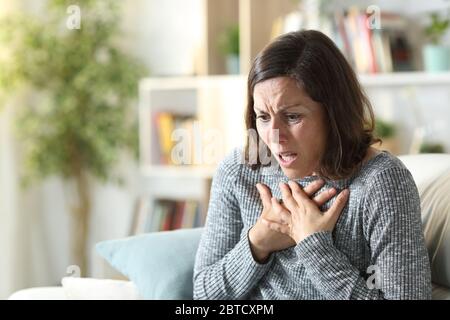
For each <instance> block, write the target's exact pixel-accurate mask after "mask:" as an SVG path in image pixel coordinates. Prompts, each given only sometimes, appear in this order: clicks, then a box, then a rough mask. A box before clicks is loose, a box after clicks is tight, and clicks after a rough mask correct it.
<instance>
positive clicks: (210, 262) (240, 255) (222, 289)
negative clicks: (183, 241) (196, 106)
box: [193, 157, 273, 299]
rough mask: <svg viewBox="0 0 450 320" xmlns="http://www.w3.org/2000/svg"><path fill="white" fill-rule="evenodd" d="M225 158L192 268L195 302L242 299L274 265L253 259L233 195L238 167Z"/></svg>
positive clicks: (219, 169)
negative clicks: (200, 300) (201, 300)
mask: <svg viewBox="0 0 450 320" xmlns="http://www.w3.org/2000/svg"><path fill="white" fill-rule="evenodd" d="M233 161H236V160H235V159H234V160H233V159H232V158H230V157H228V158H226V159H225V160H224V161H222V162H221V164H220V165H219V167H218V170H217V171H216V174H215V175H214V177H213V182H212V186H211V193H210V194H211V196H210V201H209V207H208V214H207V217H206V222H205V229H204V231H203V233H202V237H201V239H200V244H199V248H198V251H197V254H196V260H195V266H194V275H193V281H194V284H193V286H194V299H245V298H246V295H247V294H248V293H249V292H250V291H251V290H252V289H253V288H254V287H255V285H256V284H257V283H258V281H259V280H260V279H261V277H262V276H263V275H264V274H265V273H266V271H267V270H268V268H269V267H270V264H271V263H272V261H273V258H272V257H271V258H270V259H269V261H268V262H267V263H265V264H260V263H258V262H256V261H255V260H254V259H253V256H252V253H251V250H250V245H249V240H248V231H249V229H250V228H249V227H246V228H244V226H243V222H242V219H241V212H240V208H239V203H238V200H237V198H236V195H235V192H236V191H235V189H236V178H237V176H238V174H239V171H240V170H241V164H239V163H238V162H235V163H233Z"/></svg>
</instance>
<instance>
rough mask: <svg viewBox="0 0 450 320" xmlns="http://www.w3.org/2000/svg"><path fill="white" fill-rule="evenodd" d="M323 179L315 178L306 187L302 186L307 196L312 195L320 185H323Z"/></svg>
mask: <svg viewBox="0 0 450 320" xmlns="http://www.w3.org/2000/svg"><path fill="white" fill-rule="evenodd" d="M324 183H325V181H323V180H322V179H318V180H315V181H313V182H311V183H310V184H308V185H307V186H306V187H304V188H303V191H304V192H305V193H306V194H307V195H308V197H310V198H311V197H312V196H313V194H314V193H316V192H317V191H319V190H320V188H322V186H323V185H324Z"/></svg>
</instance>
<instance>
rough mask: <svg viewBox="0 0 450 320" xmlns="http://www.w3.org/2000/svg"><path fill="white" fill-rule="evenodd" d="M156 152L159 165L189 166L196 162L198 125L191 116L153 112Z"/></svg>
mask: <svg viewBox="0 0 450 320" xmlns="http://www.w3.org/2000/svg"><path fill="white" fill-rule="evenodd" d="M153 123H154V127H155V128H156V130H155V131H154V132H155V134H156V150H155V151H156V152H158V154H159V157H158V159H159V164H164V165H189V164H194V163H196V162H197V160H198V159H196V155H197V150H195V147H196V145H197V144H198V143H196V142H197V140H198V138H199V137H198V135H199V132H198V131H199V130H198V128H197V127H198V124H197V119H196V118H195V117H194V116H192V115H185V114H177V113H171V112H162V111H161V112H155V113H154V114H153Z"/></svg>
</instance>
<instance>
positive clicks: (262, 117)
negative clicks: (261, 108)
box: [256, 114, 270, 122]
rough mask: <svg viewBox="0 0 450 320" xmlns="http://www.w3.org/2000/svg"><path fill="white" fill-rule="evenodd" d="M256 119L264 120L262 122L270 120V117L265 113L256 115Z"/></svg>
mask: <svg viewBox="0 0 450 320" xmlns="http://www.w3.org/2000/svg"><path fill="white" fill-rule="evenodd" d="M256 119H258V120H260V121H262V122H267V121H269V120H270V117H269V116H268V115H265V114H260V115H258V116H256Z"/></svg>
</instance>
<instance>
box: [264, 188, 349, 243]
mask: <svg viewBox="0 0 450 320" xmlns="http://www.w3.org/2000/svg"><path fill="white" fill-rule="evenodd" d="M280 189H281V193H282V198H283V204H284V205H283V204H278V206H280V207H279V208H278V209H279V210H277V211H278V212H279V216H278V219H277V220H268V219H263V221H262V222H263V223H265V224H266V225H267V226H268V227H269V228H270V229H272V230H275V231H278V232H281V233H284V234H287V235H289V236H290V237H291V238H293V239H294V240H295V242H296V243H297V244H298V243H300V242H301V241H302V240H303V239H305V238H306V237H308V236H309V235H311V234H313V233H316V232H320V231H333V229H334V226H335V225H336V222H337V220H338V218H339V216H340V214H341V212H342V209H344V207H345V205H346V204H347V200H348V196H349V191H348V189H345V190H343V191H342V192H340V193H339V195H338V196H337V198H336V200H335V201H334V203H333V204H332V206H331V207H330V208H329V209H328V210H327V211H325V212H322V211H320V209H319V207H318V206H317V204H316V203H315V202H314V200H312V199H310V198H309V197H308V195H307V194H306V193H305V192H304V191H303V190H302V188H301V187H300V186H299V185H298V183H296V182H294V181H289V185H287V184H285V183H280Z"/></svg>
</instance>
